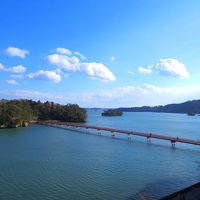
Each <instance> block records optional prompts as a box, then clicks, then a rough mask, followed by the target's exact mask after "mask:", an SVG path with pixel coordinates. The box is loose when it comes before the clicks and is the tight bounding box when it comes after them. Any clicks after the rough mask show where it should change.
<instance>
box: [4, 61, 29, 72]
mask: <svg viewBox="0 0 200 200" xmlns="http://www.w3.org/2000/svg"><path fill="white" fill-rule="evenodd" d="M0 70H1V71H6V72H11V73H16V74H21V73H24V72H25V71H26V67H24V66H23V65H17V66H14V67H5V66H4V65H2V64H1V63H0Z"/></svg>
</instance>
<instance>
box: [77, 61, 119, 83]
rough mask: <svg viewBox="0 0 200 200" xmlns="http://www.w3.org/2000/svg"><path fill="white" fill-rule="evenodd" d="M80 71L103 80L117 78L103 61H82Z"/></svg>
mask: <svg viewBox="0 0 200 200" xmlns="http://www.w3.org/2000/svg"><path fill="white" fill-rule="evenodd" d="M80 71H81V72H84V73H85V74H87V75H88V76H89V77H91V78H93V79H99V80H101V81H114V80H115V79H116V78H115V76H114V75H113V73H112V72H111V71H110V70H109V69H108V68H107V67H106V66H104V65H103V64H102V63H81V64H80Z"/></svg>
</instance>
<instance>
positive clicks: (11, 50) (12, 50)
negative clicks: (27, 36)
mask: <svg viewBox="0 0 200 200" xmlns="http://www.w3.org/2000/svg"><path fill="white" fill-rule="evenodd" d="M5 52H6V54H7V55H9V56H12V57H15V56H16V57H20V58H25V57H26V56H27V55H28V53H29V52H28V51H27V50H25V49H20V48H16V47H8V48H7V49H6V50H5Z"/></svg>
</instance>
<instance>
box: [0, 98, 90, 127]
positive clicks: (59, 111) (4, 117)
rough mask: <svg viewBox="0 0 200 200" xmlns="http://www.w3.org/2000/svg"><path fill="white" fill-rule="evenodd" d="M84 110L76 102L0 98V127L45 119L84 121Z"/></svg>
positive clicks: (22, 125)
mask: <svg viewBox="0 0 200 200" xmlns="http://www.w3.org/2000/svg"><path fill="white" fill-rule="evenodd" d="M86 119H87V113H86V110H85V109H83V108H80V107H79V106H78V105H77V104H67V105H60V104H57V103H54V102H48V101H47V102H45V103H42V102H40V101H37V102H36V101H33V100H26V99H25V100H24V99H23V100H0V128H17V127H26V126H28V125H29V124H30V123H33V122H37V121H46V120H57V121H63V122H85V121H86Z"/></svg>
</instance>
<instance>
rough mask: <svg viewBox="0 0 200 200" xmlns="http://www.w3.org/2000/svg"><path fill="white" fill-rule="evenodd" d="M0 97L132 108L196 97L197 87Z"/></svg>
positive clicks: (0, 94)
mask: <svg viewBox="0 0 200 200" xmlns="http://www.w3.org/2000/svg"><path fill="white" fill-rule="evenodd" d="M0 97H1V98H9V99H10V98H28V99H34V100H41V101H47V100H48V101H54V102H58V103H63V104H66V103H69V102H70V103H77V104H79V105H80V106H82V107H102V108H105V107H135V106H143V105H147V106H148V105H150V106H154V105H165V104H169V103H180V102H184V101H187V100H192V99H200V85H199V86H183V87H182V86H177V87H158V86H155V85H147V84H145V85H136V86H123V87H117V88H114V89H109V90H99V91H96V92H93V93H92V92H85V93H79V94H72V93H71V94H70V93H69V94H68V95H67V96H63V95H54V94H51V93H46V92H45V93H43V92H41V91H30V90H17V91H11V92H10V91H3V90H0Z"/></svg>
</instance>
